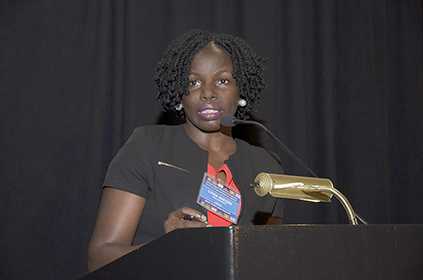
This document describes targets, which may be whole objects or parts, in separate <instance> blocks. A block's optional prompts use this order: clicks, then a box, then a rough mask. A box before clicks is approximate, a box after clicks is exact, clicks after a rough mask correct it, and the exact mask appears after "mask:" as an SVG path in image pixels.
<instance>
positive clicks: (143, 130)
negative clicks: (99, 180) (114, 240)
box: [104, 125, 281, 244]
mask: <svg viewBox="0 0 423 280" xmlns="http://www.w3.org/2000/svg"><path fill="white" fill-rule="evenodd" d="M235 141H236V143H237V151H236V152H235V153H234V154H233V155H232V156H231V157H230V159H229V160H228V161H226V164H227V165H228V167H229V168H230V170H231V172H232V174H233V178H234V181H235V183H236V185H237V186H238V188H239V189H240V192H241V197H242V210H241V214H240V218H239V224H241V225H242V224H252V223H253V221H254V220H255V218H257V216H260V214H264V213H272V211H274V210H275V209H276V210H275V211H277V213H275V215H276V216H281V209H280V207H279V205H278V207H275V202H276V201H275V200H274V199H273V198H270V197H268V196H267V197H258V196H257V195H256V194H255V192H254V190H253V189H252V187H251V186H250V184H251V183H252V182H253V180H254V178H255V176H256V175H257V174H258V173H260V172H270V173H281V168H280V166H279V165H278V163H277V162H276V161H275V160H274V159H273V158H272V157H271V156H270V155H269V154H268V153H267V152H266V151H265V150H264V149H262V148H259V147H256V146H252V145H250V144H248V143H247V142H244V141H242V140H239V139H235ZM207 160H208V154H207V152H206V151H204V150H202V149H200V148H199V147H198V146H197V144H195V143H194V142H193V141H192V140H191V139H190V138H189V137H188V135H187V134H186V133H185V130H184V128H183V127H182V126H165V125H155V126H144V127H139V128H136V129H135V130H134V132H133V133H132V135H131V136H130V137H129V139H128V140H127V142H126V143H125V144H124V145H123V147H122V148H121V149H120V150H119V152H118V153H117V155H116V156H115V157H114V159H113V160H112V162H111V163H110V166H109V168H108V170H107V174H106V178H105V181H104V186H107V187H112V188H116V189H120V190H124V191H127V192H130V193H133V194H136V195H138V196H141V197H144V198H145V199H146V204H145V207H144V211H143V214H142V216H141V219H140V223H139V225H138V229H137V232H136V235H135V238H134V244H138V243H144V242H148V241H150V240H153V239H155V238H157V237H159V236H161V235H163V234H164V227H163V222H164V221H165V219H166V218H167V215H168V214H169V213H170V212H172V211H174V210H176V209H178V208H181V207H191V208H194V209H197V210H199V211H201V212H203V213H204V214H206V210H205V209H202V207H200V206H199V205H197V204H196V199H197V195H198V191H199V187H200V184H201V180H202V178H203V175H204V173H205V172H207Z"/></svg>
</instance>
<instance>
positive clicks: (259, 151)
mask: <svg viewBox="0 0 423 280" xmlns="http://www.w3.org/2000/svg"><path fill="white" fill-rule="evenodd" d="M237 143H238V147H239V149H240V151H241V152H242V153H244V154H247V155H248V158H249V159H250V160H251V161H252V162H256V163H258V164H260V165H263V164H265V165H271V166H274V167H277V169H281V160H280V158H279V156H278V155H277V154H276V153H275V152H273V151H270V150H268V149H265V148H264V147H261V146H257V145H252V144H250V143H248V142H246V141H245V140H241V139H237Z"/></svg>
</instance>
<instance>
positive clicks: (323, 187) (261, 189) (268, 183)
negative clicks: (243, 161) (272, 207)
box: [253, 173, 358, 225]
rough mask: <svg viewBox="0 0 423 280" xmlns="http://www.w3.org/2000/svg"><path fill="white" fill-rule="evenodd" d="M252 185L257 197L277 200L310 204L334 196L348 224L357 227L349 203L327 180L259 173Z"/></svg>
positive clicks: (326, 200)
mask: <svg viewBox="0 0 423 280" xmlns="http://www.w3.org/2000/svg"><path fill="white" fill-rule="evenodd" d="M253 185H254V190H255V192H256V194H257V195H258V196H265V195H266V194H269V195H271V196H273V197H277V198H289V199H298V200H303V201H310V202H330V201H331V198H332V196H335V197H336V198H337V199H338V200H339V202H340V203H341V205H342V207H344V209H345V211H346V212H347V215H348V219H349V221H350V224H352V225H358V222H357V218H356V214H355V212H354V209H353V208H352V206H351V203H350V202H349V201H348V199H347V198H346V197H345V195H343V194H342V193H341V192H340V191H339V190H337V189H336V188H335V187H334V186H333V183H332V181H331V180H329V179H324V178H313V177H301V176H291V175H281V174H270V173H259V174H258V175H257V176H256V178H255V179H254V184H253Z"/></svg>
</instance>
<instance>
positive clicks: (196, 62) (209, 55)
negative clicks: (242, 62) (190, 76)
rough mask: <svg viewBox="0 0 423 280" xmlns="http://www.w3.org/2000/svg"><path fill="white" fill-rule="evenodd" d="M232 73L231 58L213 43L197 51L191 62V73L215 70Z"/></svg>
mask: <svg viewBox="0 0 423 280" xmlns="http://www.w3.org/2000/svg"><path fill="white" fill-rule="evenodd" d="M218 68H219V69H220V68H222V69H224V70H226V71H232V59H231V57H230V56H229V55H228V54H227V53H226V52H225V51H224V50H223V49H221V48H220V47H218V46H216V45H215V44H214V43H209V44H208V45H207V46H206V47H204V48H202V49H201V50H199V51H198V52H197V53H196V54H195V55H194V57H193V59H192V62H191V72H207V71H211V70H214V71H216V70H217V69H218Z"/></svg>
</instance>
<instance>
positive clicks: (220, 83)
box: [217, 79, 229, 85]
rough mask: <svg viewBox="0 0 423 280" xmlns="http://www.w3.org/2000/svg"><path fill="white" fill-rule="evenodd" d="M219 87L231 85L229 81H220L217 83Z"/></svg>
mask: <svg viewBox="0 0 423 280" xmlns="http://www.w3.org/2000/svg"><path fill="white" fill-rule="evenodd" d="M217 84H218V85H227V84H229V80H228V79H220V80H218V81H217Z"/></svg>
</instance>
